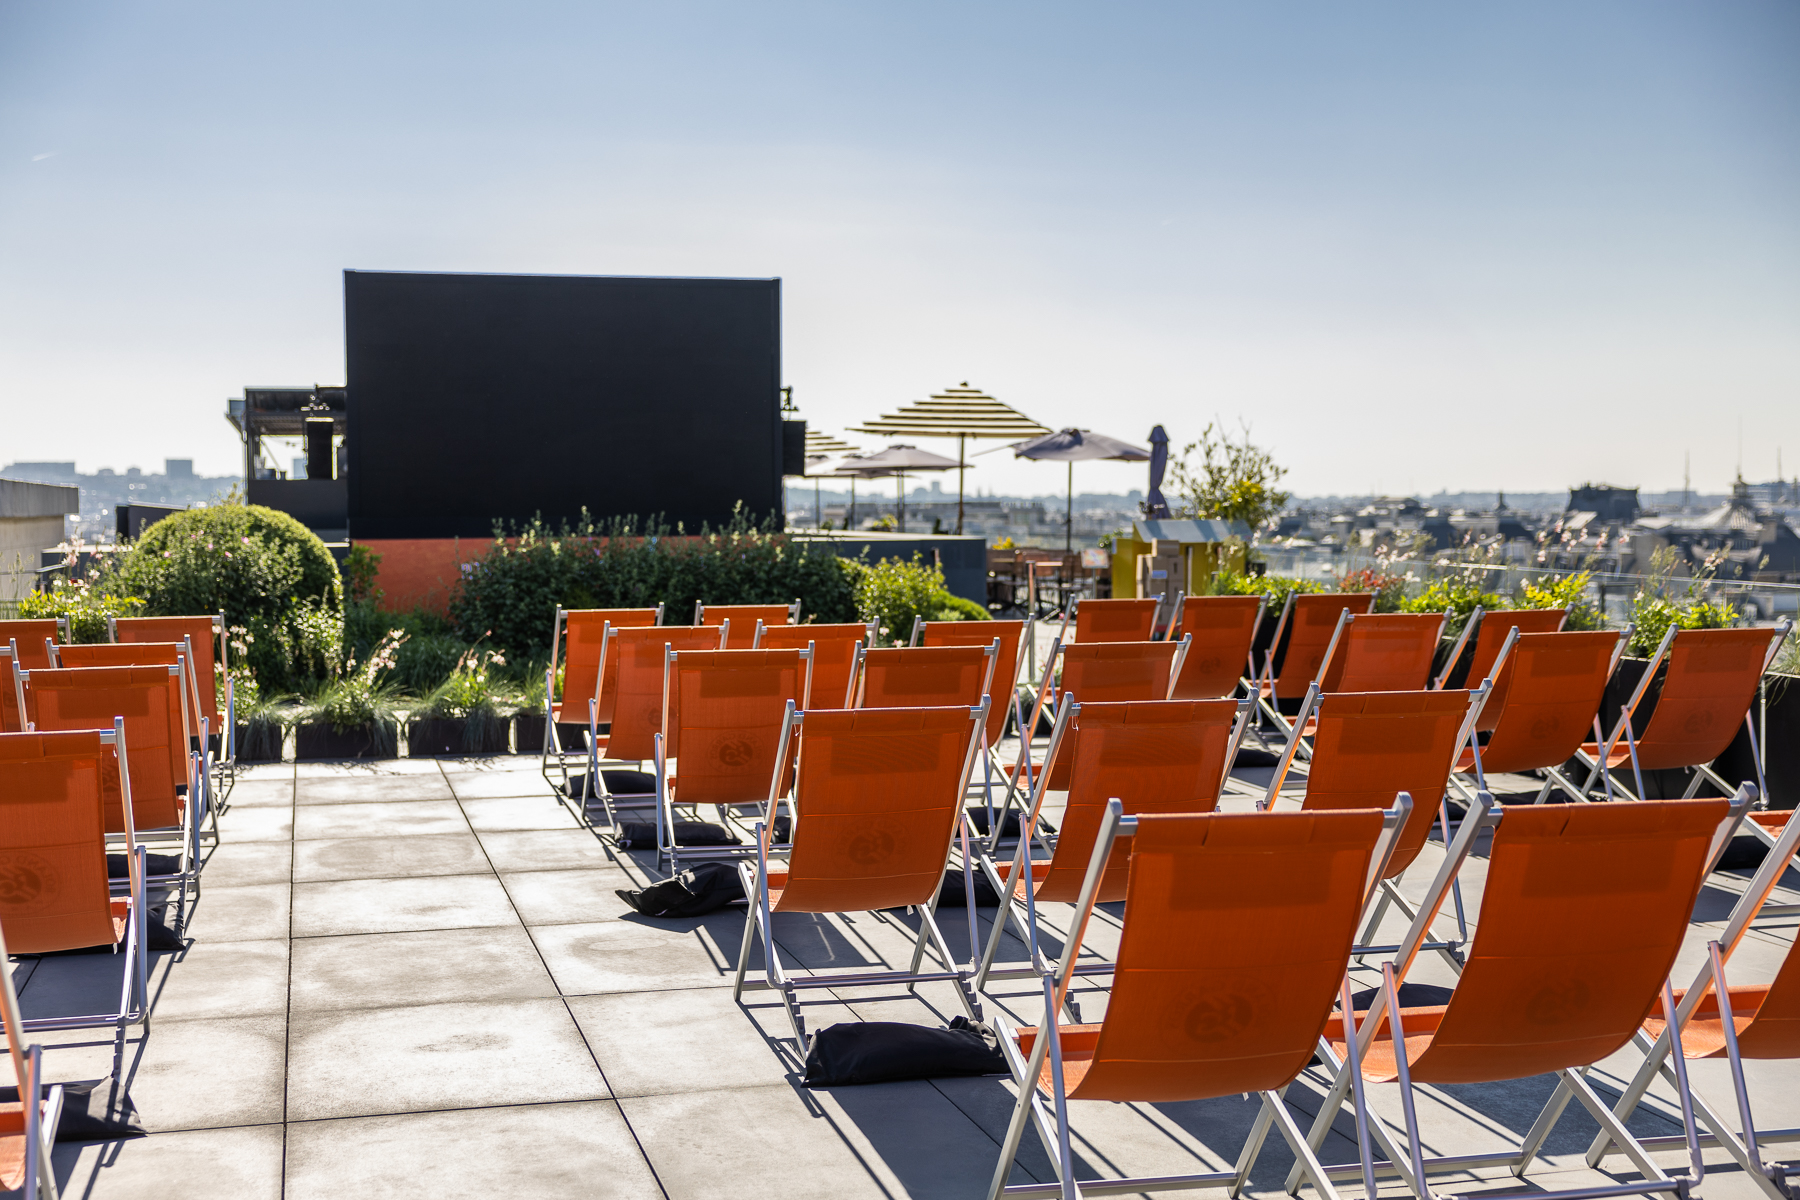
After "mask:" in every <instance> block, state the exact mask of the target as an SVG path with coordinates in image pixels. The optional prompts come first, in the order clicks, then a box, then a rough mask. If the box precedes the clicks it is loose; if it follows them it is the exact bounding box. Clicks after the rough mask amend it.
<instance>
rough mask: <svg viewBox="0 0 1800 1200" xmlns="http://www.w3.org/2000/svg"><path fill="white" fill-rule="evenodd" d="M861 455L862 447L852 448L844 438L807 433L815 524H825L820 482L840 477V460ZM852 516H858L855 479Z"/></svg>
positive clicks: (809, 474)
mask: <svg viewBox="0 0 1800 1200" xmlns="http://www.w3.org/2000/svg"><path fill="white" fill-rule="evenodd" d="M861 453H862V449H861V447H858V446H852V445H851V444H850V443H849V442H846V441H844V440H843V439H842V438H835V437H832V436H831V435H830V434H829V433H820V432H819V431H818V430H816V429H808V430H807V431H806V477H807V478H808V479H811V480H812V481H813V524H815V525H820V526H822V525H824V523H825V510H824V508H822V507H821V506H820V504H819V480H820V479H823V478H825V477H827V476H830V477H834V478H835V477H836V476H837V475H838V471H837V466H838V462H839V460H841V459H842V458H843V457H844V456H845V455H849V454H861ZM850 515H851V516H852V517H854V516H855V515H856V480H855V478H854V477H852V478H851V481H850Z"/></svg>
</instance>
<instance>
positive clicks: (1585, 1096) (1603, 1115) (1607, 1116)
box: [1557, 1068, 1674, 1184]
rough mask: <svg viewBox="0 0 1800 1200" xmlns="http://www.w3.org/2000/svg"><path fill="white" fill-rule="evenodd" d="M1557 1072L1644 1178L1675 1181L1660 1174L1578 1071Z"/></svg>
mask: <svg viewBox="0 0 1800 1200" xmlns="http://www.w3.org/2000/svg"><path fill="white" fill-rule="evenodd" d="M1557 1074H1558V1075H1559V1076H1561V1077H1562V1079H1563V1081H1564V1082H1565V1083H1566V1084H1568V1087H1569V1091H1570V1092H1572V1093H1573V1094H1574V1098H1575V1099H1577V1100H1579V1101H1581V1106H1582V1107H1583V1108H1585V1109H1587V1110H1588V1112H1589V1114H1591V1115H1592V1116H1593V1118H1594V1120H1596V1121H1598V1122H1600V1128H1602V1129H1604V1130H1606V1132H1607V1133H1608V1134H1609V1135H1611V1137H1612V1139H1613V1141H1615V1142H1617V1143H1618V1144H1619V1149H1621V1150H1623V1151H1624V1152H1625V1157H1627V1158H1629V1159H1630V1160H1631V1164H1632V1166H1634V1167H1636V1168H1637V1169H1638V1172H1639V1173H1640V1174H1641V1175H1643V1177H1644V1178H1645V1180H1647V1181H1654V1182H1657V1183H1667V1184H1673V1183H1674V1180H1672V1179H1670V1178H1669V1177H1668V1175H1666V1174H1664V1173H1663V1170H1662V1168H1661V1167H1659V1166H1657V1165H1656V1164H1655V1163H1653V1162H1651V1161H1650V1156H1649V1155H1648V1154H1646V1153H1644V1148H1643V1147H1642V1146H1640V1145H1638V1140H1637V1139H1636V1138H1634V1137H1632V1136H1631V1133H1630V1131H1629V1130H1627V1129H1626V1128H1625V1126H1624V1124H1623V1123H1622V1122H1621V1121H1620V1120H1619V1119H1618V1118H1617V1117H1615V1116H1613V1111H1612V1109H1610V1108H1608V1107H1607V1106H1606V1102H1605V1101H1603V1100H1601V1099H1600V1097H1599V1096H1597V1095H1595V1094H1594V1089H1593V1088H1591V1087H1589V1086H1588V1083H1587V1080H1585V1079H1583V1078H1582V1077H1581V1075H1580V1074H1579V1073H1577V1072H1575V1071H1571V1070H1568V1069H1566V1068H1565V1069H1563V1070H1561V1071H1558V1072H1557Z"/></svg>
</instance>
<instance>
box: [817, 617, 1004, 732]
mask: <svg viewBox="0 0 1800 1200" xmlns="http://www.w3.org/2000/svg"><path fill="white" fill-rule="evenodd" d="M908 650H980V651H981V653H982V655H983V656H984V657H985V658H986V659H987V669H986V672H985V673H984V674H983V676H982V680H981V695H984V696H991V695H992V694H993V685H994V668H995V666H996V665H997V664H998V663H999V661H1000V639H999V638H994V639H993V640H992V641H990V642H989V643H988V644H987V645H985V646H972V645H971V646H875V647H867V646H858V647H857V648H856V659H855V661H854V662H853V663H852V664H851V666H850V690H849V691H848V692H846V693H845V694H844V705H843V706H844V707H845V708H867V707H869V705H867V704H865V703H864V700H866V699H867V684H868V680H867V678H866V674H865V669H864V668H865V666H866V665H867V663H868V660H869V657H870V655H873V654H884V653H894V652H899V653H905V652H906V651H908ZM883 707H890V708H897V707H934V708H941V707H945V706H944V705H928V706H913V705H906V706H901V705H886V706H883ZM957 707H970V706H967V705H961V704H958V705H957ZM982 741H983V742H984V743H985V742H986V741H987V730H986V729H983V730H982Z"/></svg>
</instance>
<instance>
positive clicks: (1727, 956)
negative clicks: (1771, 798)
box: [1587, 814, 1800, 1200]
mask: <svg viewBox="0 0 1800 1200" xmlns="http://www.w3.org/2000/svg"><path fill="white" fill-rule="evenodd" d="M1784 815H1786V814H1784ZM1797 848H1800V821H1787V822H1783V823H1782V826H1781V834H1780V836H1779V837H1778V838H1777V839H1776V841H1775V845H1774V847H1773V848H1772V851H1771V853H1770V854H1768V855H1767V856H1766V857H1765V858H1764V859H1763V862H1762V865H1761V866H1760V867H1758V868H1757V870H1756V872H1755V874H1754V875H1752V876H1751V878H1750V882H1749V884H1748V885H1747V886H1746V887H1745V888H1744V893H1743V895H1742V896H1740V897H1739V898H1738V901H1737V903H1736V904H1735V905H1733V906H1732V910H1731V914H1730V916H1728V917H1727V918H1726V920H1725V926H1724V928H1723V929H1722V930H1721V931H1720V933H1719V936H1718V937H1717V938H1716V939H1714V940H1713V941H1712V942H1710V943H1709V944H1708V946H1707V960H1706V963H1705V964H1704V965H1703V966H1702V967H1701V968H1700V973H1699V974H1698V975H1697V976H1696V977H1695V979H1694V982H1693V985H1692V986H1690V987H1688V988H1686V989H1682V990H1677V991H1676V992H1674V993H1673V995H1672V997H1671V1000H1672V1002H1673V1008H1674V1011H1675V1023H1676V1025H1677V1026H1678V1027H1679V1028H1680V1029H1681V1040H1682V1050H1683V1052H1684V1054H1685V1056H1686V1057H1687V1058H1724V1059H1726V1060H1727V1061H1728V1062H1729V1064H1730V1067H1731V1079H1732V1084H1733V1092H1734V1094H1735V1096H1736V1099H1737V1104H1738V1129H1737V1130H1736V1131H1733V1130H1732V1128H1731V1126H1730V1123H1728V1122H1727V1121H1726V1120H1725V1119H1724V1118H1723V1117H1721V1116H1720V1115H1719V1114H1718V1113H1717V1112H1715V1111H1714V1110H1713V1109H1712V1108H1711V1107H1710V1106H1709V1105H1708V1104H1707V1103H1706V1102H1705V1100H1704V1099H1702V1098H1701V1097H1700V1096H1699V1095H1698V1094H1695V1093H1694V1092H1693V1090H1692V1088H1686V1089H1685V1090H1687V1091H1688V1093H1689V1096H1690V1099H1691V1101H1692V1108H1693V1109H1694V1110H1695V1111H1696V1112H1697V1113H1698V1115H1699V1119H1700V1122H1701V1123H1702V1124H1704V1125H1706V1126H1707V1128H1708V1129H1709V1130H1710V1131H1711V1137H1710V1138H1708V1139H1707V1140H1708V1141H1709V1142H1710V1143H1711V1144H1713V1145H1716V1146H1721V1147H1723V1148H1724V1149H1725V1150H1726V1151H1727V1153H1729V1154H1730V1155H1731V1156H1732V1157H1733V1158H1735V1159H1736V1160H1737V1162H1738V1165H1739V1166H1741V1167H1742V1168H1743V1169H1744V1172H1745V1173H1746V1174H1747V1175H1748V1176H1749V1177H1750V1179H1751V1180H1752V1181H1753V1182H1754V1183H1756V1184H1757V1186H1758V1187H1760V1188H1761V1189H1762V1191H1763V1193H1764V1194H1765V1195H1767V1196H1768V1197H1769V1200H1790V1193H1789V1192H1788V1191H1787V1190H1786V1188H1785V1187H1784V1185H1785V1183H1786V1177H1787V1176H1788V1175H1789V1174H1791V1173H1792V1172H1793V1168H1792V1167H1790V1166H1786V1165H1784V1164H1781V1163H1777V1162H1774V1161H1772V1160H1769V1159H1766V1158H1764V1157H1763V1153H1762V1147H1761V1145H1760V1144H1759V1138H1761V1137H1770V1136H1771V1134H1773V1135H1786V1136H1785V1137H1783V1140H1786V1138H1788V1137H1791V1136H1792V1135H1793V1134H1794V1133H1795V1132H1796V1131H1794V1130H1774V1131H1769V1130H1765V1131H1763V1133H1762V1134H1761V1135H1759V1134H1758V1131H1757V1129H1756V1121H1755V1118H1754V1116H1753V1115H1752V1113H1751V1111H1750V1098H1749V1089H1748V1088H1747V1087H1746V1086H1745V1083H1744V1063H1743V1060H1744V1059H1746V1058H1756V1059H1794V1058H1800V952H1797V951H1796V950H1795V944H1790V945H1789V946H1788V952H1787V954H1786V956H1785V957H1783V959H1782V961H1781V966H1780V967H1779V968H1777V970H1776V972H1775V977H1774V979H1773V980H1771V981H1770V982H1769V983H1766V984H1735V985H1734V984H1732V983H1731V982H1730V980H1729V978H1728V977H1727V975H1726V971H1725V968H1726V967H1727V965H1728V964H1729V963H1730V960H1731V955H1732V953H1733V951H1735V950H1736V949H1737V948H1738V945H1739V943H1741V942H1742V941H1743V939H1744V935H1745V934H1746V933H1748V932H1750V925H1751V922H1752V921H1754V920H1755V919H1756V918H1757V916H1758V914H1759V913H1761V912H1763V910H1764V907H1765V905H1766V904H1767V901H1768V898H1769V893H1770V892H1772V891H1774V890H1775V886H1776V884H1777V883H1779V882H1780V880H1781V876H1782V873H1783V872H1784V871H1785V870H1786V869H1787V866H1788V864H1789V863H1790V862H1791V860H1792V859H1793V855H1794V852H1795V850H1796V849H1797ZM1719 980H1725V985H1724V988H1723V992H1724V1002H1723V1004H1721V998H1720V990H1721V989H1720V987H1719V983H1718V981H1719ZM1633 1043H1634V1045H1635V1046H1636V1048H1637V1049H1638V1050H1640V1051H1642V1052H1643V1054H1644V1062H1643V1065H1642V1066H1640V1067H1639V1068H1638V1071H1637V1074H1636V1075H1635V1076H1634V1077H1633V1078H1632V1080H1631V1083H1630V1084H1629V1085H1627V1087H1626V1088H1625V1090H1624V1092H1623V1093H1622V1095H1621V1096H1620V1099H1619V1103H1618V1105H1617V1106H1616V1107H1615V1108H1614V1109H1613V1116H1615V1117H1617V1118H1618V1119H1619V1120H1620V1121H1625V1120H1628V1119H1629V1118H1630V1117H1631V1114H1632V1113H1633V1112H1635V1111H1636V1110H1637V1106H1638V1104H1639V1102H1640V1101H1642V1100H1643V1098H1644V1093H1645V1092H1647V1091H1648V1090H1649V1088H1650V1084H1651V1083H1652V1082H1654V1081H1655V1079H1656V1076H1657V1074H1658V1073H1659V1072H1660V1073H1662V1074H1663V1075H1664V1076H1665V1077H1667V1076H1669V1075H1672V1074H1674V1072H1672V1071H1670V1070H1669V1069H1668V1068H1667V1067H1666V1066H1664V1064H1665V1063H1666V1062H1667V1061H1668V1058H1669V1050H1670V1045H1671V1039H1670V1037H1669V1033H1668V1023H1667V1020H1666V1019H1665V1017H1664V1014H1662V1013H1660V1012H1659V1013H1654V1014H1652V1015H1651V1017H1650V1018H1649V1019H1648V1020H1646V1021H1645V1022H1644V1027H1643V1029H1641V1030H1639V1031H1638V1033H1637V1034H1636V1035H1635V1036H1634V1038H1633ZM1682 1074H1685V1072H1683V1073H1682ZM1675 1083H1676V1085H1677V1086H1678V1087H1682V1086H1684V1083H1683V1081H1682V1080H1681V1079H1680V1078H1679V1077H1677V1078H1676V1080H1675ZM1661 1140H1662V1139H1646V1142H1645V1145H1646V1148H1650V1149H1655V1148H1658V1142H1659V1141H1661ZM1669 1140H1671V1141H1673V1140H1677V1139H1669ZM1611 1148H1612V1138H1610V1137H1609V1136H1607V1135H1606V1134H1605V1133H1604V1132H1602V1133H1600V1134H1598V1135H1597V1136H1596V1137H1595V1139H1594V1142H1593V1144H1592V1145H1591V1146H1589V1147H1588V1154H1587V1161H1588V1165H1589V1166H1590V1167H1592V1166H1598V1165H1599V1164H1600V1160H1601V1157H1602V1156H1603V1155H1604V1154H1605V1153H1606V1152H1607V1151H1608V1150H1609V1149H1611Z"/></svg>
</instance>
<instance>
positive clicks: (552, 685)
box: [540, 604, 663, 788]
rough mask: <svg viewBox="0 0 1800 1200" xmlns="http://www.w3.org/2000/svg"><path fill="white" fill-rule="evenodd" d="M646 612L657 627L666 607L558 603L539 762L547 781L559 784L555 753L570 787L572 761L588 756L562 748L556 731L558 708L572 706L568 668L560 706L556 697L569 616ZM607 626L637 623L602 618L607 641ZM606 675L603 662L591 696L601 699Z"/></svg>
mask: <svg viewBox="0 0 1800 1200" xmlns="http://www.w3.org/2000/svg"><path fill="white" fill-rule="evenodd" d="M643 611H649V612H651V613H652V614H653V615H652V616H651V618H650V621H649V624H650V625H653V626H655V625H661V624H662V620H663V606H662V605H661V604H658V605H656V606H655V607H654V608H648V606H640V607H639V608H637V609H616V608H564V607H562V606H561V605H558V606H557V608H556V616H555V617H554V618H553V619H552V621H551V623H550V665H549V666H548V667H546V668H545V670H544V746H543V755H542V758H541V761H540V767H541V769H542V771H543V775H544V779H545V780H546V781H547V782H549V783H550V784H552V785H555V784H556V783H557V780H556V779H554V778H552V777H551V774H550V759H551V756H552V755H554V756H555V757H556V760H557V765H558V766H559V767H560V768H561V773H562V786H563V787H564V788H567V786H568V783H569V764H570V763H572V762H580V761H582V760H584V759H586V758H587V757H588V755H587V753H586V752H585V751H580V750H565V749H563V744H562V737H561V736H560V735H559V734H558V733H557V732H556V726H557V724H558V721H557V719H556V715H557V713H558V712H559V711H561V712H562V714H563V716H564V717H565V718H566V717H568V716H569V714H570V711H571V706H570V704H569V689H568V687H567V686H566V678H567V674H568V673H567V671H566V670H565V671H564V677H565V686H564V688H563V698H562V702H561V704H560V706H559V704H558V702H557V699H556V671H557V667H558V666H559V665H560V664H563V663H565V662H566V661H567V659H568V654H567V652H566V651H564V650H563V645H564V642H565V640H566V639H567V637H568V626H569V618H570V617H572V616H577V615H580V614H584V613H595V612H600V613H616V612H643ZM608 627H616V628H620V629H625V628H636V627H635V626H626V625H622V624H616V623H615V622H613V621H612V620H611V619H610V618H607V617H602V618H601V622H600V638H601V641H602V642H603V643H604V641H605V640H606V630H607V629H608ZM604 676H605V666H604V664H602V665H601V666H600V667H598V668H597V669H596V670H595V672H594V695H593V696H592V697H591V698H592V699H595V700H598V699H599V698H600V685H601V681H602V679H603V677H604ZM573 711H575V712H576V713H581V712H585V711H586V706H585V705H582V706H579V707H576V708H575V709H574V710H573ZM582 723H583V722H582V721H580V720H574V721H570V720H566V719H565V720H564V721H562V722H561V724H564V725H579V724H582Z"/></svg>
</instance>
